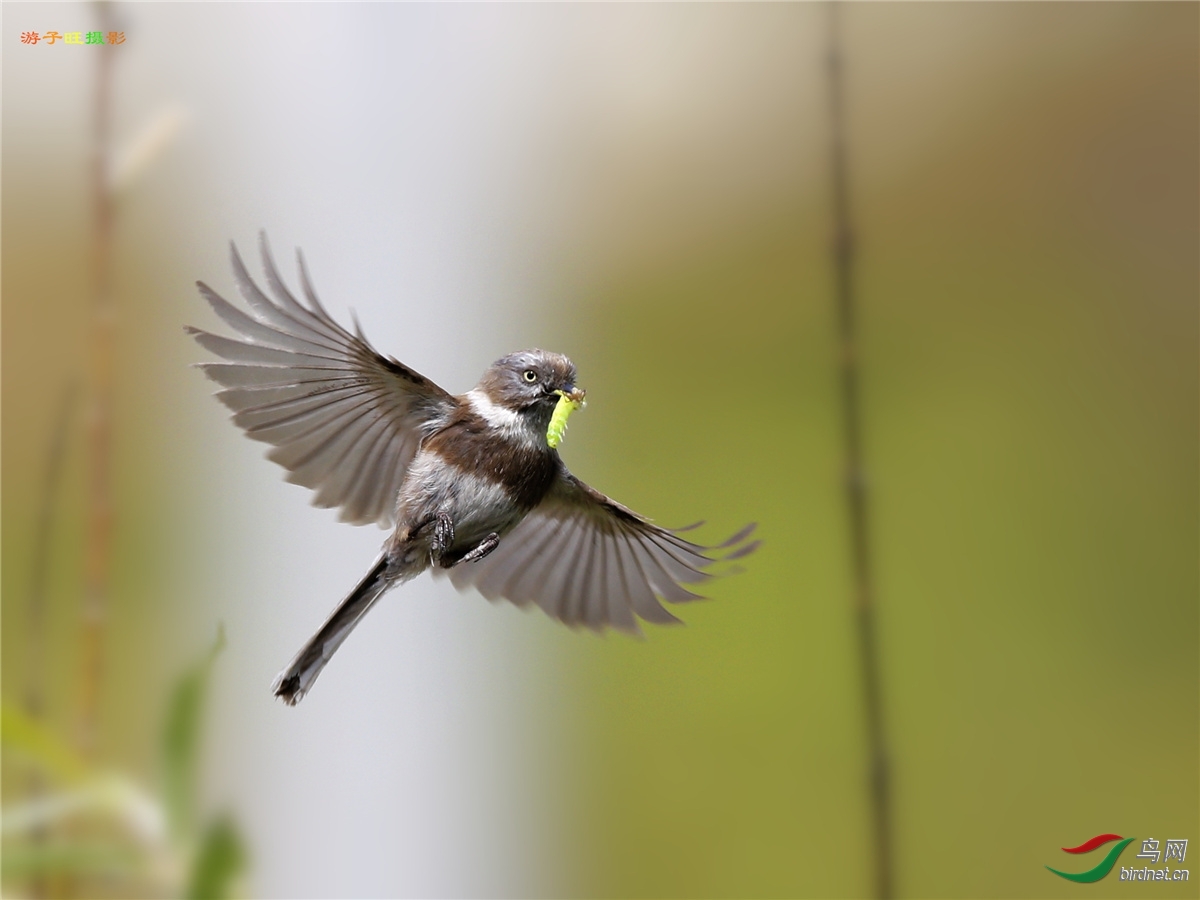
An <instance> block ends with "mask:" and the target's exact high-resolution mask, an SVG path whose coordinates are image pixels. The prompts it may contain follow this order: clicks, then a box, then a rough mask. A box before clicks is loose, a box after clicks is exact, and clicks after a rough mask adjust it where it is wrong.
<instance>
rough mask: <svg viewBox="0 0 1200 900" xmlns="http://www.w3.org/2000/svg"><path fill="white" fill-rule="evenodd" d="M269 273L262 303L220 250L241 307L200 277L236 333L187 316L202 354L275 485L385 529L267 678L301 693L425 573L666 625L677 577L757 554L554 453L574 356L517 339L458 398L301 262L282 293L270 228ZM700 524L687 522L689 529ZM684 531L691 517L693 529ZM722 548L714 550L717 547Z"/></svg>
mask: <svg viewBox="0 0 1200 900" xmlns="http://www.w3.org/2000/svg"><path fill="white" fill-rule="evenodd" d="M260 249H261V251H262V258H263V268H264V269H265V271H266V279H267V285H268V286H269V287H270V290H271V293H272V294H273V295H274V299H271V298H269V297H268V296H267V295H266V294H264V293H263V292H262V291H261V290H259V288H258V286H257V285H255V283H254V281H253V280H252V279H251V278H250V275H249V274H248V273H247V272H246V267H245V265H244V264H243V263H242V260H241V257H240V256H239V255H238V252H237V248H236V247H233V248H232V258H233V271H234V276H235V277H236V279H237V284H238V289H239V290H240V291H241V294H242V297H243V299H244V300H245V301H246V305H247V306H248V308H249V310H250V315H247V314H246V313H244V312H242V311H241V310H239V309H237V308H236V307H234V306H233V305H231V304H230V303H228V302H227V301H226V300H224V299H222V298H221V297H220V296H218V295H217V294H216V292H214V291H213V290H212V289H211V288H209V287H208V286H207V285H205V284H204V283H203V282H197V286H198V287H199V288H200V293H201V295H202V296H203V297H204V299H205V300H207V301H208V303H209V305H211V306H212V308H213V309H214V310H215V311H216V313H217V315H218V316H220V317H221V318H222V319H223V320H224V321H225V322H226V323H227V324H228V325H229V326H230V327H232V328H233V329H234V330H235V331H237V332H239V334H240V338H239V339H237V340H231V339H229V338H225V337H220V336H218V335H214V334H209V333H208V332H205V331H201V330H200V329H198V328H190V327H189V328H188V329H187V331H188V333H189V334H191V335H193V336H194V337H195V338H196V340H197V341H198V342H199V343H200V344H201V345H202V346H203V347H205V348H206V349H208V350H210V351H212V352H213V353H215V354H216V355H217V356H219V357H221V358H222V359H224V360H225V362H211V363H201V364H199V367H200V368H201V369H203V370H204V372H205V374H207V375H208V377H209V378H211V379H212V380H213V381H216V382H217V383H218V384H220V385H221V388H222V389H221V390H220V391H218V392H217V394H216V396H217V398H218V399H219V400H220V401H221V402H222V403H224V404H225V405H226V406H228V407H229V408H230V409H231V410H233V413H234V415H233V421H234V423H235V424H237V425H238V426H239V427H241V428H242V429H243V430H245V432H246V434H247V435H248V436H249V437H251V438H254V439H255V440H257V441H264V442H266V443H268V444H272V445H273V449H272V450H271V451H270V452H268V454H267V456H268V458H270V459H272V460H274V461H275V462H277V463H279V464H280V465H281V466H283V467H284V468H285V469H287V470H288V473H289V474H288V476H287V480H288V481H291V482H293V483H295V484H302V485H304V486H306V487H309V488H312V489H313V490H314V491H316V495H315V496H314V497H313V503H314V504H315V505H317V506H325V507H333V506H336V507H340V509H341V516H340V517H341V519H342V520H344V521H347V522H351V523H353V524H355V525H365V524H368V523H370V522H375V523H378V524H379V525H381V526H383V527H385V528H392V529H393V531H392V534H391V536H390V537H388V539H387V540H386V541H385V542H384V545H383V551H382V553H381V554H380V556H379V558H378V560H376V562H375V564H374V565H373V566H372V567H371V569H370V571H369V572H367V574H366V576H365V577H364V578H363V579H362V581H361V582H359V584H358V586H357V587H355V588H354V590H353V591H351V592H350V594H349V596H347V597H346V599H345V600H343V601H342V602H341V603H340V604H339V605H338V607H337V608H336V609H335V610H334V611H333V614H332V615H331V616H330V617H329V619H328V621H326V622H325V624H324V626H322V628H321V630H320V631H318V632H317V633H316V635H314V636H313V638H312V639H311V640H310V641H309V642H308V643H307V644H305V646H304V647H303V649H301V650H300V652H299V653H298V654H296V657H295V659H293V660H292V662H291V664H290V665H289V666H288V667H287V668H286V669H284V671H283V672H281V673H280V674H279V676H278V677H277V678H276V679H275V683H274V684H273V686H272V690H273V691H274V693H275V694H276V696H279V697H282V698H283V699H284V700H285V701H286V702H287V703H289V704H295V703H298V702H299V701H300V700H301V699H302V698H303V697H304V695H305V693H307V692H308V690H309V689H310V688H311V687H312V685H313V682H314V681H316V679H317V676H318V675H319V674H320V673H321V670H322V669H323V668H324V667H325V664H326V663H327V662H328V661H329V659H330V657H332V656H333V654H334V652H335V651H336V650H337V648H338V647H339V646H340V645H341V643H342V642H343V641H344V640H345V639H346V637H347V636H348V635H349V634H350V632H351V631H352V630H353V628H354V626H355V625H357V624H358V622H359V620H360V619H361V618H362V617H363V615H365V614H366V612H367V610H369V609H370V608H371V607H372V606H373V605H374V604H375V601H377V600H378V599H379V598H380V597H382V596H383V594H384V593H385V592H386V591H388V590H389V589H390V588H392V587H395V586H396V585H398V584H400V583H402V582H404V581H408V580H409V579H411V578H415V577H416V576H417V575H419V574H420V573H421V572H424V571H425V570H426V569H429V568H432V569H433V571H434V573H435V574H442V573H443V572H444V573H445V574H448V575H449V578H450V581H451V582H452V583H453V584H454V586H455V587H457V588H459V589H463V588H467V587H475V588H476V589H477V590H478V591H479V592H480V593H481V594H483V595H484V596H485V597H487V598H488V599H490V600H495V599H497V598H501V597H503V598H505V599H507V600H510V601H512V602H513V603H516V604H517V605H519V606H526V605H528V604H529V603H531V602H532V603H536V604H537V605H538V606H540V607H541V608H542V609H543V610H545V611H546V612H547V613H548V614H549V615H551V616H553V617H555V618H556V619H559V620H560V621H562V622H565V623H567V624H568V625H584V626H586V627H588V628H591V629H593V630H596V631H601V630H603V629H604V628H605V627H606V626H609V627H612V628H617V629H620V630H622V631H628V632H634V633H637V632H638V630H639V629H638V623H637V617H640V618H642V619H645V620H646V621H647V622H655V623H666V622H677V621H679V620H678V619H676V618H675V617H674V616H673V615H671V613H669V612H667V610H666V609H664V608H663V606H662V605H661V604H660V603H659V598H661V599H662V600H665V601H667V602H669V603H680V602H682V601H686V600H693V599H697V595H696V594H693V593H691V592H690V591H687V590H685V589H684V588H683V587H682V586H681V585H682V584H694V583H697V582H701V581H705V580H707V579H709V578H712V577H713V575H712V573H710V572H707V571H705V570H706V569H708V567H710V566H711V565H712V564H713V563H715V562H718V561H728V560H734V559H738V558H740V557H742V556H745V555H746V554H748V553H750V552H751V551H753V550H754V549H755V548H756V547H757V546H758V542H757V541H748V540H747V539H748V538H749V536H750V534H751V532H753V530H754V525H748V526H746V527H745V528H743V529H742V530H741V531H739V532H738V533H737V534H735V535H734V536H733V537H731V538H730V539H729V540H727V541H725V542H724V543H722V544H720V545H718V546H716V547H703V546H700V545H698V544H693V543H691V542H689V541H687V540H685V539H683V538H682V537H680V536H679V534H680V532H682V531H686V530H688V529H678V530H670V529H666V528H660V527H659V526H657V525H654V524H652V523H650V522H649V521H647V520H646V519H644V518H642V517H641V516H639V515H638V514H637V513H635V512H633V511H632V510H630V509H627V508H626V507H624V506H622V505H621V504H619V503H617V502H616V501H615V500H610V499H609V498H608V497H606V496H604V495H603V494H601V493H600V492H598V491H595V490H593V489H592V488H590V487H588V486H587V485H586V484H584V483H583V482H582V481H580V480H579V479H578V478H576V477H575V476H574V475H572V474H571V473H570V472H569V471H567V467H566V466H565V465H563V462H562V459H561V458H560V457H559V454H558V450H557V445H558V441H559V440H560V439H561V436H562V429H563V428H564V427H565V414H566V413H569V411H570V409H571V408H574V407H576V406H578V405H580V404H581V403H582V401H583V396H584V392H583V391H582V390H580V389H579V388H578V387H577V386H576V383H575V382H576V378H575V366H574V364H573V363H572V362H571V361H570V360H569V359H567V358H566V357H565V356H562V355H560V354H558V353H550V352H548V351H545V350H525V351H522V352H520V353H513V354H510V355H508V356H505V357H504V358H502V359H499V360H497V361H496V362H495V363H493V364H492V366H491V367H490V368H489V369H488V370H487V371H486V372H484V373H483V377H482V378H481V379H480V380H479V384H477V385H476V386H475V387H474V389H472V390H470V391H468V392H467V393H466V394H462V395H459V396H454V395H452V394H449V393H447V392H446V391H444V390H442V388H440V387H438V386H437V385H436V384H434V383H433V382H432V381H430V380H429V379H428V378H425V377H424V376H422V375H419V374H417V373H416V372H414V371H413V370H412V369H410V368H408V367H407V366H405V365H404V364H403V363H400V362H398V361H397V360H395V359H393V358H391V357H385V356H381V355H380V354H379V353H377V352H376V351H375V350H374V349H373V348H372V347H371V345H370V344H369V343H367V339H366V338H365V337H364V336H363V334H362V329H361V328H360V327H358V325H357V322H356V323H355V333H354V334H351V333H350V332H348V331H346V330H345V329H344V328H342V327H341V326H340V325H338V324H337V323H336V322H335V321H334V320H333V319H332V317H330V315H329V313H327V312H326V311H325V309H324V307H322V306H321V303H320V301H319V300H318V299H317V296H316V293H315V292H314V291H313V289H312V285H311V282H310V280H309V277H308V271H307V269H306V267H305V265H304V258H303V256H300V255H299V254H297V256H298V262H299V268H300V283H301V286H302V288H303V291H304V296H305V298H306V300H307V301H308V303H307V306H306V305H303V304H301V303H300V302H299V301H298V300H296V298H295V297H294V296H293V295H292V294H291V292H290V291H288V289H287V287H286V286H285V285H284V283H283V280H282V279H281V278H280V277H279V273H278V271H277V270H276V268H275V264H274V262H273V261H272V259H271V255H270V251H269V249H268V247H267V243H266V238H265V236H262V237H260ZM697 524H699V523H697ZM694 527H696V526H694V525H693V526H689V528H694ZM718 551H719V553H718Z"/></svg>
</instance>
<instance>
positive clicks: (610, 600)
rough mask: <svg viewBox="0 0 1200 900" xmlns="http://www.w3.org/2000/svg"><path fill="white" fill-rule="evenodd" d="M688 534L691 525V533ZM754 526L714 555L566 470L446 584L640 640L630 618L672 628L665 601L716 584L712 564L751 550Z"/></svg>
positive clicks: (685, 599) (693, 596) (716, 549)
mask: <svg viewBox="0 0 1200 900" xmlns="http://www.w3.org/2000/svg"><path fill="white" fill-rule="evenodd" d="M690 527H694V526H689V528H690ZM753 530H754V526H753V525H751V526H748V527H747V528H744V529H742V530H741V531H739V532H738V533H737V534H735V535H734V536H733V538H731V539H729V540H727V541H724V542H723V543H721V544H720V545H718V546H716V547H705V546H702V545H700V544H694V543H692V542H690V541H688V540H686V539H685V538H682V537H680V536H679V532H678V531H672V530H669V529H666V528H661V527H659V526H657V525H654V524H653V523H651V522H649V521H647V520H646V519H644V518H642V517H641V516H639V515H638V514H637V513H635V512H633V511H632V510H630V509H628V508H626V507H624V506H621V504H619V503H617V502H615V501H613V500H611V499H609V498H608V497H605V496H604V495H603V494H601V493H599V492H598V491H595V490H593V489H592V488H590V487H588V486H587V485H586V484H584V483H583V482H581V481H579V480H578V479H577V478H575V477H574V476H573V475H571V474H570V473H569V472H568V471H567V470H566V469H565V468H563V469H561V470H560V477H559V479H558V481H557V482H556V483H555V485H554V487H553V488H552V489H551V491H550V493H549V494H548V495H547V497H546V498H545V499H544V500H543V501H542V503H541V504H540V505H539V506H537V507H535V508H534V509H533V510H532V511H531V512H530V513H529V514H528V515H527V516H526V517H525V519H524V520H523V521H522V522H521V523H520V524H519V525H517V526H516V527H515V528H514V529H513V530H512V531H511V532H510V533H509V534H507V535H505V536H502V537H501V539H500V546H499V547H497V548H496V550H494V551H493V552H492V553H491V555H490V556H488V557H486V558H485V559H483V560H481V561H479V562H475V563H461V564H459V565H457V566H455V567H454V568H452V569H450V570H449V573H448V574H449V576H450V580H451V582H452V583H453V584H454V586H455V587H457V588H459V589H464V588H467V587H470V586H474V587H477V588H478V589H479V591H480V592H481V593H482V594H483V595H484V596H485V597H488V598H489V599H492V600H495V599H498V598H501V597H502V598H504V599H507V600H510V601H512V602H513V603H516V604H517V605H519V606H524V605H527V604H528V603H530V602H533V603H536V604H537V605H538V606H540V607H541V608H542V609H543V610H544V611H545V612H546V613H547V614H548V615H550V616H552V617H553V618H556V619H559V620H560V621H562V622H565V623H566V624H568V625H581V624H582V625H585V626H587V627H588V628H592V629H595V630H597V631H599V630H602V629H603V628H605V627H606V626H607V627H611V628H617V629H620V630H622V631H628V632H633V633H637V632H638V630H639V629H638V619H639V618H640V619H643V620H645V621H647V622H653V623H658V624H667V623H672V622H678V621H679V620H678V619H677V618H676V617H675V616H674V615H672V614H671V613H670V612H669V611H668V610H667V609H666V607H665V606H663V603H662V602H660V601H665V602H666V603H668V604H675V603H685V602H688V601H691V600H697V599H700V598H699V596H698V595H697V594H694V593H692V592H691V591H689V590H687V589H686V588H685V587H684V585H685V584H695V583H698V582H703V581H707V580H709V579H711V578H713V577H714V575H715V573H714V572H713V571H711V568H712V567H713V566H714V564H716V563H718V562H724V561H725V560H731V559H737V558H739V557H741V556H745V555H746V554H747V553H750V552H752V551H753V550H754V549H755V548H756V547H757V546H758V542H757V541H754V542H750V543H747V542H746V541H747V538H748V537H749V536H750V534H751V533H752V532H753Z"/></svg>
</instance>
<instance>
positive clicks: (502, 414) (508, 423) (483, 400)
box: [467, 388, 521, 431]
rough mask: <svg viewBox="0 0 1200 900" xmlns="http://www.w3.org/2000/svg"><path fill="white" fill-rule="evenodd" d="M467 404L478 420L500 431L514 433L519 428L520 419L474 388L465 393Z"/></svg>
mask: <svg viewBox="0 0 1200 900" xmlns="http://www.w3.org/2000/svg"><path fill="white" fill-rule="evenodd" d="M467 402H468V403H470V404H471V409H473V410H474V411H475V413H476V415H478V416H479V417H480V418H482V419H483V420H484V421H485V422H487V423H488V424H489V425H491V426H492V427H493V428H497V429H499V430H500V431H515V430H516V429H518V428H520V427H521V417H520V416H519V415H518V414H517V413H515V412H513V411H512V410H511V409H506V408H505V407H503V406H498V405H497V404H495V403H493V402H492V398H491V397H489V396H488V395H487V394H485V393H484V392H483V391H481V390H479V389H478V388H475V389H474V390H472V391H468V392H467Z"/></svg>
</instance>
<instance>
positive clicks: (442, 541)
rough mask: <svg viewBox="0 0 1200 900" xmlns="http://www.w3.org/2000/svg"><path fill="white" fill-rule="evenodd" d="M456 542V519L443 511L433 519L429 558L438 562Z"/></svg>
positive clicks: (435, 562)
mask: <svg viewBox="0 0 1200 900" xmlns="http://www.w3.org/2000/svg"><path fill="white" fill-rule="evenodd" d="M453 544H454V520H453V519H451V518H450V516H449V515H448V514H447V513H444V512H441V513H438V514H437V516H436V517H435V518H434V520H433V538H432V539H431V540H430V541H429V559H430V560H431V561H432V562H433V563H434V564H437V563H439V562H441V559H442V557H443V556H444V555H445V554H446V553H448V552H449V551H450V548H451V546H453Z"/></svg>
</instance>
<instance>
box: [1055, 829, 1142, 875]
mask: <svg viewBox="0 0 1200 900" xmlns="http://www.w3.org/2000/svg"><path fill="white" fill-rule="evenodd" d="M1110 841H1120V842H1121V843H1119V844H1117V845H1116V846H1114V847H1113V848H1112V849H1111V850H1109V851H1108V855H1107V856H1105V857H1104V859H1102V860H1101V861H1100V864H1099V865H1098V866H1096V867H1095V868H1094V869H1088V870H1087V871H1086V872H1060V871H1058V869H1050V867H1049V866H1046V868H1047V869H1050V871H1051V872H1053V873H1054V874H1055V875H1057V876H1058V877H1059V878H1065V879H1067V881H1078V882H1080V883H1081V884H1091V883H1092V882H1093V881H1099V880H1100V879H1101V878H1103V877H1104V876H1105V875H1107V874H1108V873H1109V872H1111V871H1112V867H1113V866H1115V865H1116V864H1117V858H1118V857H1119V856H1120V855H1121V851H1122V850H1124V849H1125V848H1126V847H1128V846H1129V844H1130V842H1131V841H1133V838H1123V837H1121V836H1120V835H1119V834H1098V835H1096V836H1095V837H1094V838H1092V839H1091V840H1090V841H1084V842H1083V843H1082V844H1080V845H1079V846H1078V847H1063V851H1064V852H1066V853H1091V852H1092V851H1093V850H1095V849H1096V848H1097V847H1102V846H1103V845H1105V844H1107V843H1109V842H1110Z"/></svg>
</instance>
